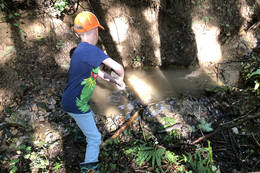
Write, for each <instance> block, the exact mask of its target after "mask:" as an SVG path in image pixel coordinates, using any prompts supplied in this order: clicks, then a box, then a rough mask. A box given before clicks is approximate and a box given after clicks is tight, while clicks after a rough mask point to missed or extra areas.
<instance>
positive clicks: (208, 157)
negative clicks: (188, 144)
mask: <svg viewBox="0 0 260 173" xmlns="http://www.w3.org/2000/svg"><path fill="white" fill-rule="evenodd" d="M187 162H188V164H189V165H190V167H191V169H192V170H193V171H194V172H199V173H213V172H214V173H220V171H219V170H218V169H217V167H216V166H214V164H213V153H212V148H211V146H210V142H209V141H208V147H207V148H200V149H199V150H198V151H197V152H196V153H194V154H190V153H189V154H188V158H187Z"/></svg>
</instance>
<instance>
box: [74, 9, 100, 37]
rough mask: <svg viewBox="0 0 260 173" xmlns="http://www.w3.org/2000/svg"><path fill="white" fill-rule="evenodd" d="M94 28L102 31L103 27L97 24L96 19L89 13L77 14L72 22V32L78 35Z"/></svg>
mask: <svg viewBox="0 0 260 173" xmlns="http://www.w3.org/2000/svg"><path fill="white" fill-rule="evenodd" d="M96 27H100V28H102V29H104V27H103V26H101V25H100V24H99V21H98V19H97V17H96V16H95V15H94V14H93V13H91V12H89V11H83V12H81V13H79V14H78V15H77V16H76V18H75V20H74V31H75V32H76V33H78V34H80V33H83V32H87V31H89V30H91V29H94V28H96Z"/></svg>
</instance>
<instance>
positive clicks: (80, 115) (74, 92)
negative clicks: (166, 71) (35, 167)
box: [62, 11, 125, 173]
mask: <svg viewBox="0 0 260 173" xmlns="http://www.w3.org/2000/svg"><path fill="white" fill-rule="evenodd" d="M98 27H99V28H101V29H104V28H103V26H101V25H100V24H99V21H98V19H97V17H96V16H95V15H94V14H93V13H91V12H87V11H85V12H81V13H79V14H78V15H77V16H76V18H75V20H74V31H75V32H76V35H77V36H78V37H80V39H81V42H80V43H79V44H78V46H77V47H76V49H75V50H74V51H73V53H72V58H71V62H70V69H69V74H68V81H67V87H66V89H65V91H64V92H63V94H62V107H63V109H64V111H66V112H68V114H69V115H70V116H72V117H73V118H74V120H75V121H76V123H77V125H78V126H79V128H80V129H81V130H82V132H83V133H84V135H85V136H86V141H87V147H86V153H85V161H84V162H82V163H81V164H80V167H81V172H84V173H85V172H88V171H90V170H93V171H95V172H96V173H98V172H99V165H98V155H99V145H100V144H101V134H100V133H99V131H98V129H97V127H96V124H95V121H94V117H93V116H94V114H93V112H92V111H91V109H90V106H89V100H90V98H91V96H92V93H93V91H94V88H95V85H96V78H97V77H98V76H99V77H101V78H102V79H105V80H107V81H111V82H113V83H115V84H116V85H117V87H118V88H119V89H124V88H125V83H124V81H123V79H124V69H123V67H122V65H120V64H119V63H117V62H116V61H114V60H113V59H111V58H109V57H108V55H106V54H105V53H104V52H103V51H102V50H100V49H99V48H98V47H97V46H96V44H97V42H98ZM101 63H103V64H104V65H106V66H108V67H110V68H111V69H112V70H114V71H115V72H116V73H117V74H118V76H119V78H118V79H114V78H113V77H111V76H110V75H109V74H107V73H105V72H103V71H102V70H100V69H99V66H100V65H101Z"/></svg>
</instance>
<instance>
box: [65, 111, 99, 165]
mask: <svg viewBox="0 0 260 173" xmlns="http://www.w3.org/2000/svg"><path fill="white" fill-rule="evenodd" d="M69 115H71V116H72V117H73V118H74V119H75V121H76V123H77V125H78V126H79V128H80V129H81V130H82V132H83V134H84V135H85V136H86V141H87V148H86V154H85V161H84V162H83V163H93V162H98V154H99V145H100V144H101V134H100V132H99V131H98V129H97V126H96V123H95V120H94V117H93V116H94V115H93V113H92V111H91V112H89V113H86V114H73V113H69Z"/></svg>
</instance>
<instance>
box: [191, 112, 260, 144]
mask: <svg viewBox="0 0 260 173" xmlns="http://www.w3.org/2000/svg"><path fill="white" fill-rule="evenodd" d="M258 117H260V113H258V114H255V115H253V116H248V114H246V115H243V116H241V117H239V118H236V119H234V120H232V121H229V122H227V123H223V124H220V126H219V127H218V128H217V129H216V130H215V131H213V132H212V133H209V134H207V135H205V136H201V137H199V138H198V139H196V140H195V141H193V142H192V144H196V143H198V142H200V141H202V140H204V139H207V138H209V137H211V136H213V135H215V134H216V133H218V132H219V131H221V130H223V129H227V128H233V127H236V126H238V125H240V124H242V123H243V122H245V121H248V120H252V119H255V118H258Z"/></svg>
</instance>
